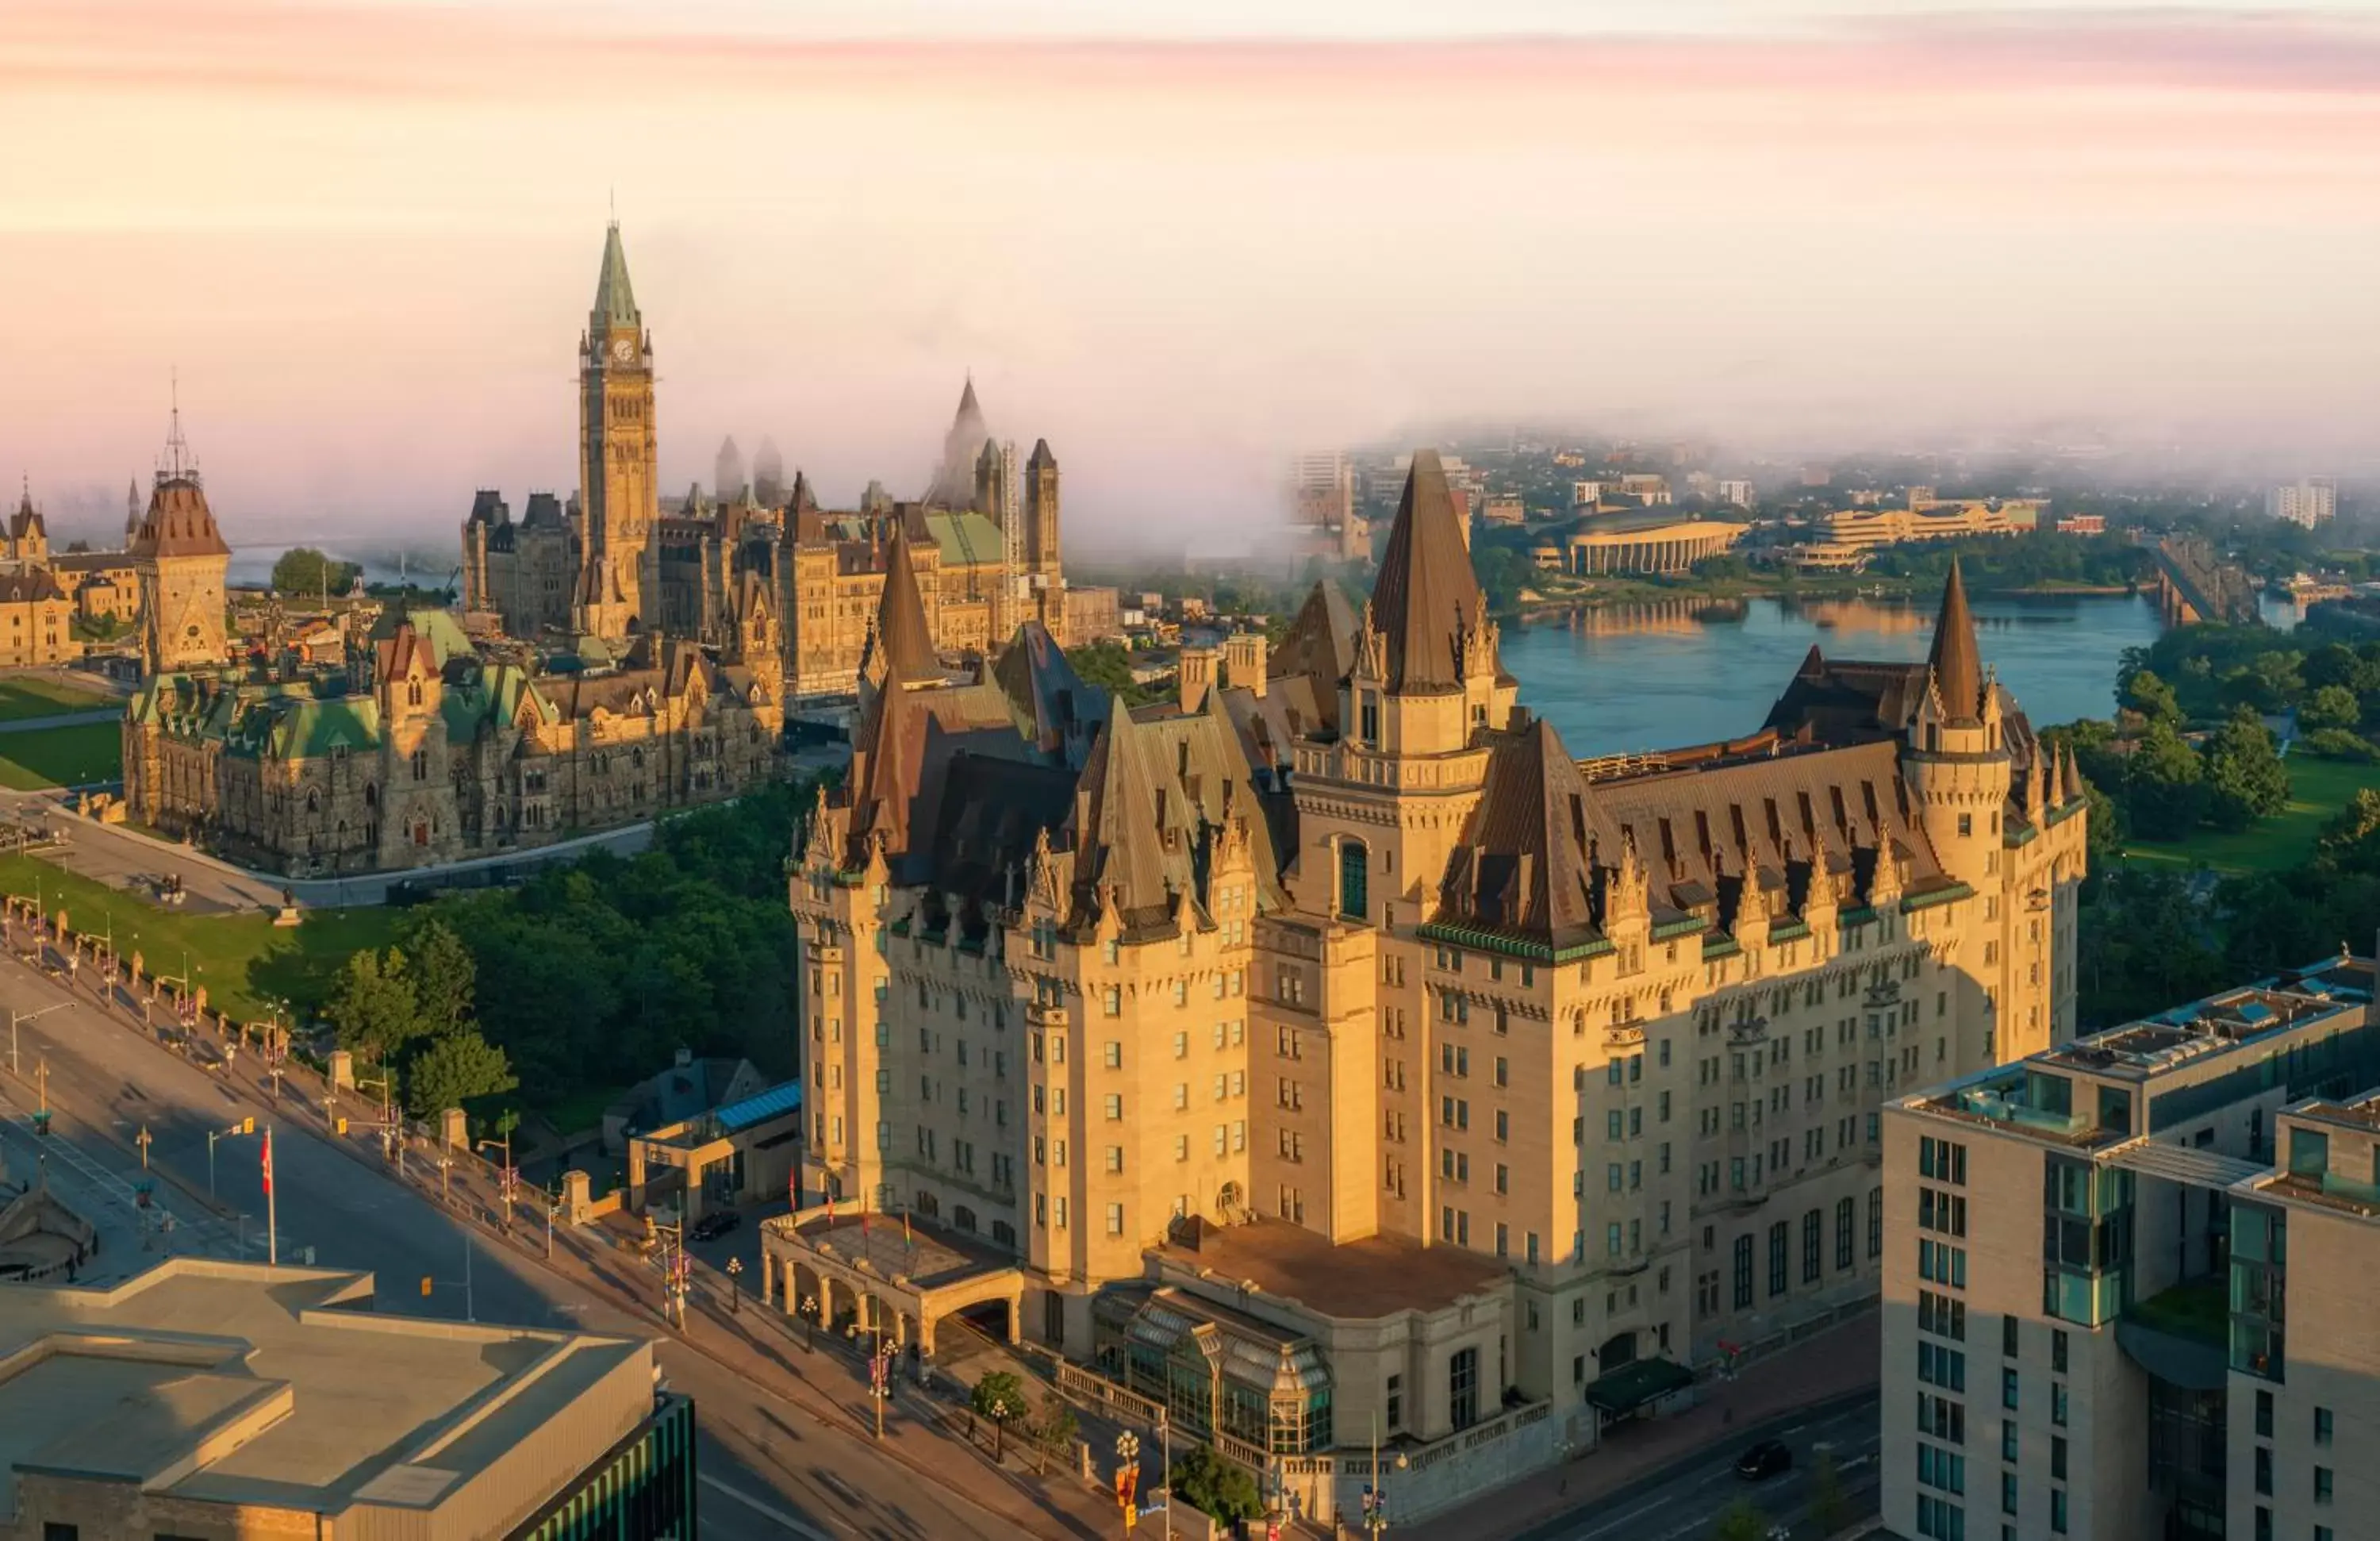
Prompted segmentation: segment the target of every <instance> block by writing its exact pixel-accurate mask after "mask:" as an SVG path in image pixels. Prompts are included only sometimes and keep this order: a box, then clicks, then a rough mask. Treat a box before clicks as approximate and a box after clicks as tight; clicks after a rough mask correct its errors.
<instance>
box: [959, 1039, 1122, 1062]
mask: <svg viewBox="0 0 2380 1541" xmlns="http://www.w3.org/2000/svg"><path fill="white" fill-rule="evenodd" d="M1103 1057H1104V1058H1105V1059H1106V1061H1107V1067H1108V1068H1109V1069H1110V1070H1122V1069H1123V1044H1121V1043H1118V1042H1117V1041H1116V1040H1115V1039H1113V1038H1110V1039H1109V1040H1108V1043H1107V1048H1106V1050H1104V1051H1103ZM959 1059H960V1063H962V1064H964V1063H965V1062H966V1046H965V1044H961V1045H960V1046H959Z"/></svg>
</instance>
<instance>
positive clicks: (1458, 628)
mask: <svg viewBox="0 0 2380 1541" xmlns="http://www.w3.org/2000/svg"><path fill="white" fill-rule="evenodd" d="M1479 600H1480V595H1479V580H1478V579H1477V578H1476V577H1475V576H1473V574H1472V571H1471V549H1470V547H1468V546H1467V545H1465V544H1464V543H1463V527H1462V525H1461V524H1460V523H1459V522H1458V520H1457V518H1456V516H1455V512H1454V494H1453V491H1451V489H1450V488H1449V487H1448V486H1447V484H1446V467H1444V466H1442V465H1440V464H1439V458H1438V452H1437V451H1436V450H1427V449H1426V450H1421V451H1417V452H1416V453H1415V455H1414V457H1413V469H1412V470H1411V471H1409V472H1408V473H1407V474H1406V476H1405V491H1404V496H1403V499H1402V500H1400V501H1399V503H1398V504H1397V522H1396V525H1395V528H1392V529H1391V530H1390V532H1389V547H1388V551H1387V552H1386V553H1385V554H1384V555H1382V556H1381V558H1380V576H1379V577H1378V580H1377V581H1375V582H1374V583H1373V585H1372V624H1373V625H1376V626H1378V628H1379V629H1380V632H1381V635H1382V636H1384V637H1387V639H1388V644H1389V648H1388V665H1389V667H1388V674H1389V678H1388V685H1389V688H1390V690H1412V691H1416V692H1425V693H1426V692H1429V691H1437V690H1450V689H1452V688H1454V687H1455V686H1459V685H1461V684H1462V683H1463V631H1464V629H1465V628H1466V627H1468V626H1470V625H1472V624H1473V623H1474V621H1475V618H1476V617H1477V615H1478V613H1479Z"/></svg>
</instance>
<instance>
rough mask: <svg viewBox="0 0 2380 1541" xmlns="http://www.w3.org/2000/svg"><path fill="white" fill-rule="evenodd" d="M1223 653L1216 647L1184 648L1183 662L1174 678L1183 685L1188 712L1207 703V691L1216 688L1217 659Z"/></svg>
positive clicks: (1185, 708) (1185, 709)
mask: <svg viewBox="0 0 2380 1541" xmlns="http://www.w3.org/2000/svg"><path fill="white" fill-rule="evenodd" d="M1222 656H1223V655H1222V653H1221V651H1220V650H1219V649H1214V648H1184V649H1182V664H1181V668H1180V670H1179V671H1178V672H1177V673H1176V674H1175V676H1174V678H1175V681H1176V683H1177V684H1178V685H1179V686H1180V687H1181V704H1182V710H1183V711H1184V713H1185V714H1186V713H1189V712H1193V711H1197V710H1202V709H1204V708H1205V706H1206V705H1207V692H1208V690H1210V689H1212V688H1214V685H1215V661H1216V660H1218V659H1220V658H1221V657H1222Z"/></svg>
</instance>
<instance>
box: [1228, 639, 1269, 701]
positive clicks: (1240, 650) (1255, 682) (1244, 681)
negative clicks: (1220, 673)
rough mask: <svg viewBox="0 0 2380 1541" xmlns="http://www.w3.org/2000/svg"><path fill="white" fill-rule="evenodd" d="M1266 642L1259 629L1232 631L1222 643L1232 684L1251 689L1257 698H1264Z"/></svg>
mask: <svg viewBox="0 0 2380 1541" xmlns="http://www.w3.org/2000/svg"><path fill="white" fill-rule="evenodd" d="M1266 652H1267V644H1266V642H1265V634H1264V633H1262V632H1260V631H1241V632H1233V634H1232V636H1231V637H1230V639H1229V640H1227V641H1225V642H1224V644H1223V661H1224V663H1225V664H1227V665H1228V666H1229V667H1230V669H1231V672H1232V684H1233V685H1234V686H1240V687H1242V688H1244V689H1246V690H1249V691H1252V692H1253V693H1254V694H1255V695H1256V697H1257V699H1258V700H1262V699H1263V698H1264V693H1265V666H1266Z"/></svg>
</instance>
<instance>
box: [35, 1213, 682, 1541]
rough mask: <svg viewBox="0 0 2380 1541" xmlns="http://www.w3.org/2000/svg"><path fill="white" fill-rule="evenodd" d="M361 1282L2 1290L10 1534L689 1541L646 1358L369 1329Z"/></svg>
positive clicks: (340, 1540)
mask: <svg viewBox="0 0 2380 1541" xmlns="http://www.w3.org/2000/svg"><path fill="white" fill-rule="evenodd" d="M371 1305H372V1280H371V1276H370V1275H369V1274H355V1273H342V1272H334V1271H331V1270H326V1269H319V1268H264V1267H260V1266H256V1265H251V1264H243V1263H224V1262H215V1261H212V1260H206V1259H200V1258H196V1257H176V1258H173V1259H170V1260H168V1261H165V1262H162V1263H160V1264H158V1265H157V1266H156V1267H155V1268H151V1269H149V1270H148V1271H147V1272H145V1273H141V1274H139V1275H137V1276H135V1277H134V1278H132V1279H130V1280H127V1281H125V1282H123V1283H121V1284H117V1285H115V1286H113V1287H111V1288H103V1289H87V1288H76V1287H74V1286H71V1285H55V1284H11V1285H6V1286H0V1475H5V1483H0V1534H6V1535H11V1536H17V1537H23V1538H26V1541H117V1538H122V1537H139V1538H140V1541H150V1538H151V1537H159V1538H164V1537H183V1536H188V1537H198V1536H208V1537H225V1538H248V1537H265V1536H299V1535H304V1536H319V1537H330V1538H335V1541H400V1538H402V1541H574V1538H577V1537H583V1536H595V1535H601V1536H604V1537H607V1538H616V1541H688V1538H690V1537H692V1536H693V1535H694V1534H695V1523H696V1494H697V1489H696V1486H695V1454H694V1408H693V1405H692V1404H691V1403H690V1402H688V1401H686V1399H685V1398H683V1397H677V1396H672V1395H669V1394H666V1393H663V1392H661V1391H659V1390H657V1389H656V1386H657V1376H656V1373H655V1369H654V1365H653V1353H652V1345H651V1344H650V1343H648V1342H644V1341H637V1340H632V1339H625V1338H607V1337H599V1336H596V1335H593V1334H589V1333H580V1332H556V1331H542V1330H532V1329H526V1328H515V1327H497V1326H492V1325H488V1324H485V1323H480V1324H467V1323H463V1322H455V1321H443V1320H435V1319H431V1318H426V1317H395V1316H383V1315H379V1314H376V1313H375V1312H374V1311H373V1310H372V1309H371Z"/></svg>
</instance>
